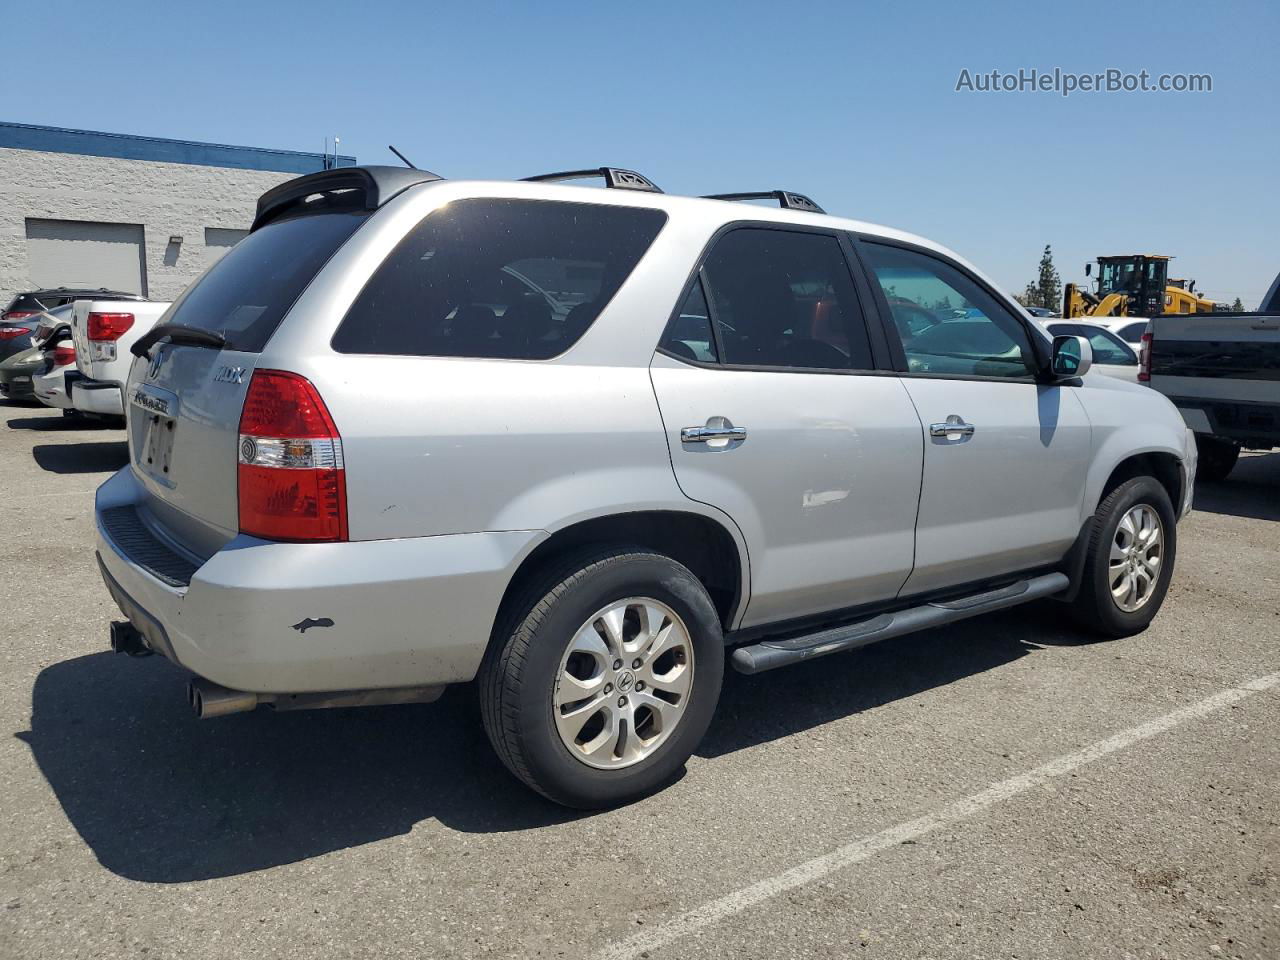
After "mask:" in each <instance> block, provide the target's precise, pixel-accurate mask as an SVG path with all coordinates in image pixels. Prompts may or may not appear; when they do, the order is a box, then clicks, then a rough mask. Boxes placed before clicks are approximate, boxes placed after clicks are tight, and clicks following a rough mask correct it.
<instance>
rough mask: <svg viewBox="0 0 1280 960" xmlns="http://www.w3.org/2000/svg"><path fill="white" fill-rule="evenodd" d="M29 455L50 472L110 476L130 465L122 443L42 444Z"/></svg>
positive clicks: (125, 445) (125, 448)
mask: <svg viewBox="0 0 1280 960" xmlns="http://www.w3.org/2000/svg"><path fill="white" fill-rule="evenodd" d="M31 456H33V457H34V458H35V461H36V463H38V464H39V465H40V466H41V467H42V468H43V469H45V470H48V471H49V472H50V473H112V472H114V471H116V470H119V469H120V468H121V467H123V466H125V465H126V464H127V463H128V462H129V445H128V444H127V443H125V441H123V440H103V441H100V442H89V443H42V444H38V445H37V446H34V447H32V448H31Z"/></svg>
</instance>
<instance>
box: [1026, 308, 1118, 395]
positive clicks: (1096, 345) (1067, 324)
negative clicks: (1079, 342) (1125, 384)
mask: <svg viewBox="0 0 1280 960" xmlns="http://www.w3.org/2000/svg"><path fill="white" fill-rule="evenodd" d="M1044 326H1045V329H1046V330H1048V331H1049V332H1050V333H1052V334H1054V335H1055V336H1069V337H1084V338H1085V339H1086V340H1088V341H1089V346H1090V347H1091V348H1092V349H1093V369H1094V370H1096V371H1098V372H1099V373H1105V374H1106V375H1107V376H1109V377H1118V378H1120V379H1121V380H1128V381H1129V382H1130V383H1137V382H1138V355H1137V354H1136V353H1135V352H1134V351H1133V349H1132V348H1131V347H1130V346H1129V345H1128V344H1127V343H1125V342H1124V341H1123V340H1121V339H1120V337H1119V336H1117V335H1116V334H1114V333H1112V332H1111V331H1110V330H1108V329H1107V328H1106V327H1104V326H1103V325H1102V324H1100V323H1092V322H1090V321H1088V320H1046V321H1045V322H1044Z"/></svg>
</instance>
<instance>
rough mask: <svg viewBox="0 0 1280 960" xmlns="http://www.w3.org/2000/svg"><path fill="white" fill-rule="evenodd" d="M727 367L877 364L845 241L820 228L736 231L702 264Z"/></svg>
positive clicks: (832, 367)
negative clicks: (842, 246)
mask: <svg viewBox="0 0 1280 960" xmlns="http://www.w3.org/2000/svg"><path fill="white" fill-rule="evenodd" d="M703 278H704V280H705V281H706V283H707V291H708V292H707V296H708V297H709V298H710V301H711V308H712V312H713V315H714V318H715V323H716V327H717V329H718V332H719V339H720V345H721V348H722V349H723V351H724V356H723V360H724V362H725V363H728V364H739V365H746V366H762V367H802V368H806V369H827V370H869V369H871V366H872V362H871V347H870V345H869V344H868V342H867V330H866V324H865V322H864V321H863V318H862V310H861V308H860V307H859V306H858V298H857V296H856V294H855V293H854V289H853V279H852V277H851V276H850V274H849V268H848V265H847V264H846V263H845V259H844V253H843V251H842V250H841V249H840V242H839V241H838V240H837V239H836V238H835V237H831V236H825V235H822V234H816V233H791V232H788V231H784V230H757V229H742V230H734V231H732V232H730V233H727V234H725V235H724V236H723V237H721V238H720V239H719V240H718V241H717V242H716V245H715V247H714V249H712V251H711V253H710V255H709V256H708V257H707V260H706V263H705V264H704V265H703Z"/></svg>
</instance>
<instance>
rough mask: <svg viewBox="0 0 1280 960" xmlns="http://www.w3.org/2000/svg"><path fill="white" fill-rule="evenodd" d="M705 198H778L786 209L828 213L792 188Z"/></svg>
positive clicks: (706, 195)
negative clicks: (794, 191)
mask: <svg viewBox="0 0 1280 960" xmlns="http://www.w3.org/2000/svg"><path fill="white" fill-rule="evenodd" d="M703 199H704V200H777V201H778V206H780V207H782V209H784V210H804V211H806V212H808V213H826V212H827V211H825V210H823V209H822V208H821V207H820V206H818V205H817V204H816V203H814V202H813V201H812V200H810V199H809V198H808V197H806V196H805V195H804V194H803V193H793V192H792V191H790V190H761V191H759V192H753V193H707V194H703Z"/></svg>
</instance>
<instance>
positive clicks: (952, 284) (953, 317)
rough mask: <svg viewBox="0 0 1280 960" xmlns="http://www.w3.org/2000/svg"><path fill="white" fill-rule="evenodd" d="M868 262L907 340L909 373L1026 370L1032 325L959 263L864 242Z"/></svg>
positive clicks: (1017, 373)
mask: <svg viewBox="0 0 1280 960" xmlns="http://www.w3.org/2000/svg"><path fill="white" fill-rule="evenodd" d="M862 249H863V251H864V252H865V255H866V258H867V260H868V264H869V266H870V267H871V270H872V272H873V273H874V274H875V276H876V279H877V280H878V281H879V283H880V288H881V289H882V290H883V291H884V296H885V299H886V300H887V301H888V302H889V313H890V316H891V317H892V320H893V324H892V326H893V328H894V330H895V331H896V332H897V334H898V337H899V339H900V340H901V341H902V349H903V351H904V352H905V353H906V358H907V370H908V372H910V373H919V374H934V375H937V376H970V377H1000V378H1011V377H1027V376H1030V374H1031V371H1032V369H1033V360H1032V355H1031V344H1030V341H1028V339H1027V332H1026V330H1025V329H1024V328H1023V326H1022V324H1021V323H1019V322H1018V320H1017V318H1016V317H1015V316H1014V315H1013V313H1012V312H1011V311H1010V310H1009V309H1008V308H1006V307H1004V306H1002V305H1001V304H1000V303H999V302H998V301H997V300H996V299H995V297H993V296H991V295H990V294H989V293H987V292H986V291H985V290H984V289H983V288H982V287H981V286H979V284H978V283H977V282H976V281H974V280H972V279H971V278H969V277H968V276H966V275H965V274H963V273H961V272H960V271H959V270H958V269H956V268H955V267H953V266H951V265H950V264H948V263H946V262H945V261H943V260H939V259H937V258H935V257H931V256H928V255H926V254H923V253H918V252H916V251H914V250H904V249H902V248H900V247H891V246H887V245H884V244H879V243H864V244H863V247H862Z"/></svg>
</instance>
